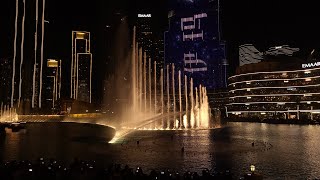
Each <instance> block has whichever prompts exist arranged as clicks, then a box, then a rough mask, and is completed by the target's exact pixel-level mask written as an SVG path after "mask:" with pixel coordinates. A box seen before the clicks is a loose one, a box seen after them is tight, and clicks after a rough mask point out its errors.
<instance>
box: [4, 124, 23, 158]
mask: <svg viewBox="0 0 320 180" xmlns="http://www.w3.org/2000/svg"><path fill="white" fill-rule="evenodd" d="M6 133H7V134H6V136H7V137H9V138H5V140H4V147H10V148H9V149H7V148H4V149H3V157H4V158H6V159H7V160H14V159H16V155H17V154H20V143H21V142H20V140H21V137H20V135H19V133H21V132H19V133H17V132H12V130H11V129H6Z"/></svg>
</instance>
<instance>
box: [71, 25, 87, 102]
mask: <svg viewBox="0 0 320 180" xmlns="http://www.w3.org/2000/svg"><path fill="white" fill-rule="evenodd" d="M91 80H92V54H91V52H90V32H86V31H72V62H71V92H70V94H71V96H70V97H71V98H72V99H76V100H78V101H84V102H87V103H91V93H92V92H91Z"/></svg>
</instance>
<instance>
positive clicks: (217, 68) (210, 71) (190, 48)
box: [165, 0, 228, 90]
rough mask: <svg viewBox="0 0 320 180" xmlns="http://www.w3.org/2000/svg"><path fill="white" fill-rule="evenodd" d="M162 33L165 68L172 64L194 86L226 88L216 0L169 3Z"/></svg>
mask: <svg viewBox="0 0 320 180" xmlns="http://www.w3.org/2000/svg"><path fill="white" fill-rule="evenodd" d="M168 3H169V10H170V11H169V13H168V20H169V27H168V31H166V32H165V64H166V65H167V64H171V63H174V64H175V67H176V69H177V70H181V71H182V73H183V75H187V76H188V77H189V78H193V82H194V86H199V85H200V84H201V85H204V86H206V87H207V88H208V89H209V90H211V89H220V88H226V87H227V86H226V85H227V83H226V82H227V66H228V62H227V59H226V57H225V42H224V41H222V40H221V38H220V34H221V32H220V15H219V14H220V4H219V0H215V1H214V0H192V1H189V0H171V1H168Z"/></svg>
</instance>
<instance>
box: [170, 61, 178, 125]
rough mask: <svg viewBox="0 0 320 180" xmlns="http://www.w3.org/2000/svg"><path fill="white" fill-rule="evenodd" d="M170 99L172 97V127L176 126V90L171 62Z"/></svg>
mask: <svg viewBox="0 0 320 180" xmlns="http://www.w3.org/2000/svg"><path fill="white" fill-rule="evenodd" d="M171 77H172V99H173V122H174V127H175V128H178V127H177V126H176V123H175V122H176V92H175V84H174V64H172V75H171Z"/></svg>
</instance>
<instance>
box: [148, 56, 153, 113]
mask: <svg viewBox="0 0 320 180" xmlns="http://www.w3.org/2000/svg"><path fill="white" fill-rule="evenodd" d="M148 65H149V74H148V75H149V76H148V80H149V112H150V113H151V112H152V107H151V104H152V102H151V101H152V93H151V58H149V63H148Z"/></svg>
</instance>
